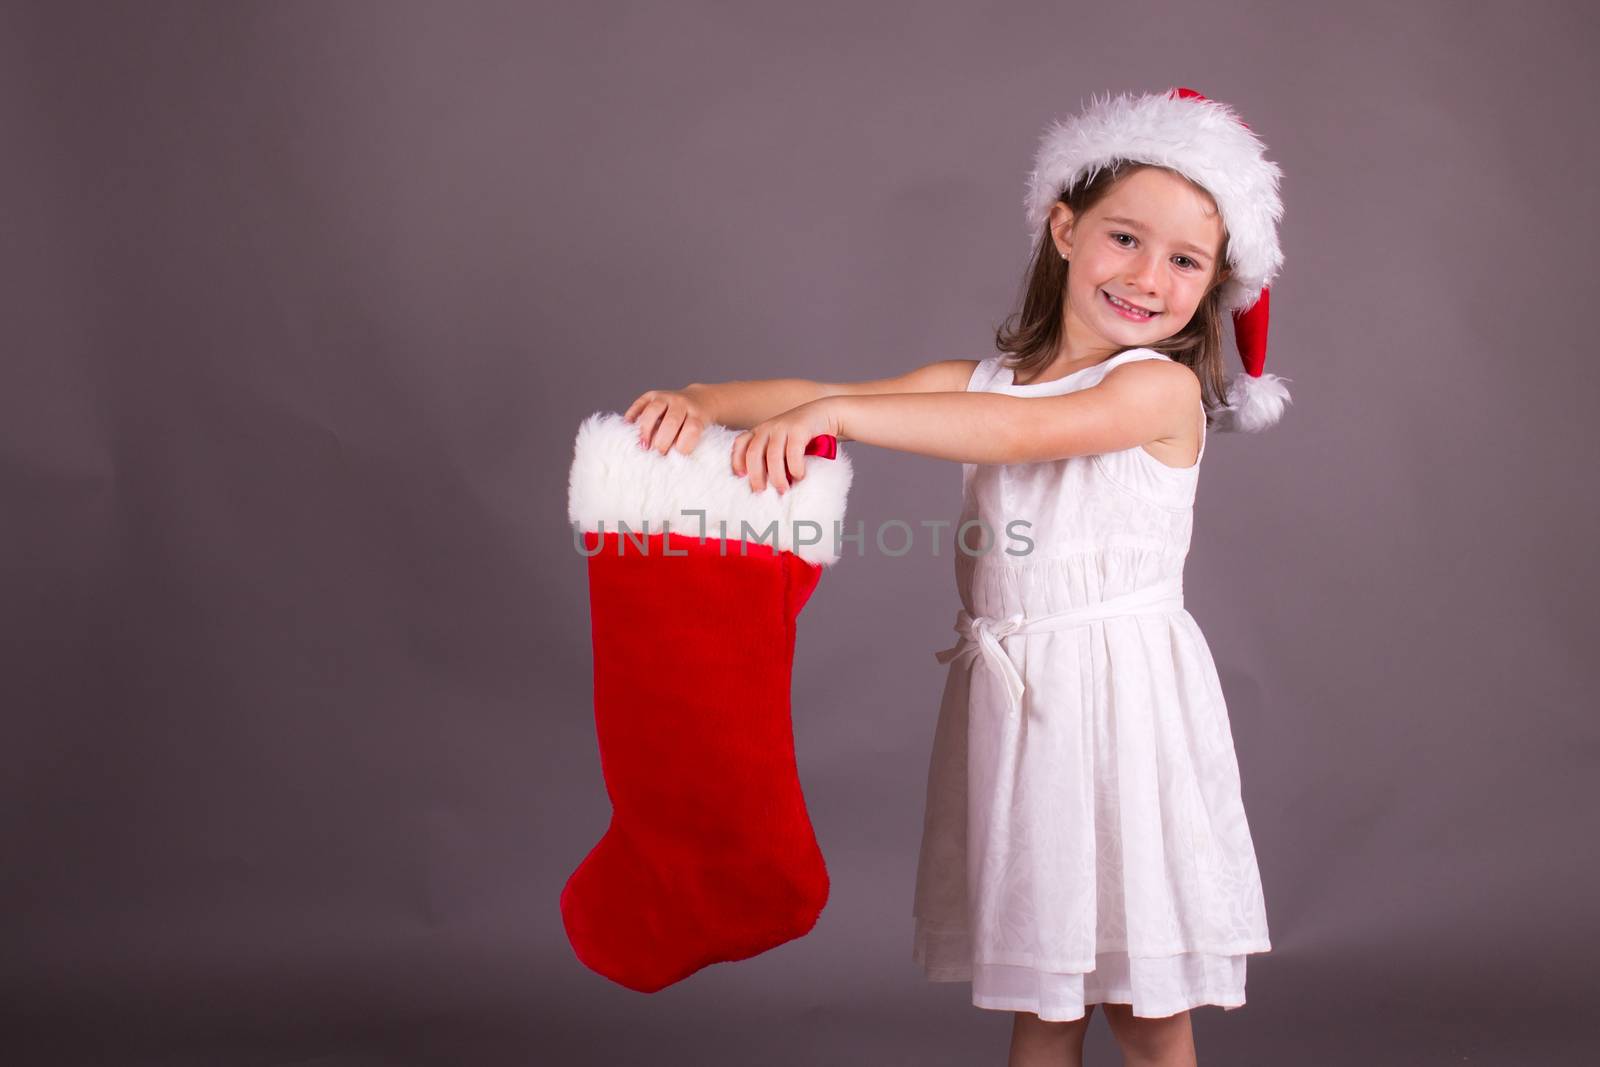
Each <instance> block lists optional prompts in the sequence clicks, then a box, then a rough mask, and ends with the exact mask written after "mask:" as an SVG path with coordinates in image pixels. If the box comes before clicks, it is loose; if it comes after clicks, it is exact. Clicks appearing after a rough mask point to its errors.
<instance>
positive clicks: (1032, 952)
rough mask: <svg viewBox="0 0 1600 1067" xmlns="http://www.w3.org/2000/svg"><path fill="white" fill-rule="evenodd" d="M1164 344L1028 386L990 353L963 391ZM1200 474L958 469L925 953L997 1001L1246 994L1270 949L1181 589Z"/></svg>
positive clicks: (919, 927) (1058, 1011)
mask: <svg viewBox="0 0 1600 1067" xmlns="http://www.w3.org/2000/svg"><path fill="white" fill-rule="evenodd" d="M1167 358H1169V357H1167V356H1165V355H1164V354H1162V353H1160V352H1154V351H1151V350H1150V349H1144V348H1140V349H1131V350H1129V351H1126V352H1122V353H1119V354H1118V355H1116V356H1114V357H1112V358H1111V359H1108V360H1106V361H1104V362H1102V363H1100V364H1098V365H1096V366H1093V367H1086V368H1084V369H1082V370H1080V371H1078V372H1076V373H1074V374H1070V375H1068V376H1066V377H1065V378H1059V379H1057V380H1055V381H1048V382H1039V383H1035V384H1032V385H1016V384H1014V381H1013V378H1014V375H1013V373H1012V371H1011V369H1010V368H1007V367H1003V366H1002V365H1001V359H1000V357H999V356H995V357H992V358H990V359H986V360H983V361H982V362H981V363H980V364H979V365H978V367H977V369H976V370H975V371H974V372H973V375H972V378H971V380H970V381H969V382H968V385H967V390H968V391H969V392H982V391H987V392H994V393H1004V394H1007V395H1011V396H1024V397H1039V396H1052V395H1057V394H1061V393H1067V392H1072V391H1074V390H1077V389H1086V388H1089V387H1090V386H1093V385H1095V384H1098V383H1099V382H1100V381H1101V380H1102V379H1103V378H1104V377H1105V375H1106V374H1107V373H1109V372H1110V371H1111V370H1112V369H1113V368H1114V367H1117V366H1120V365H1121V364H1123V363H1127V362H1131V361H1133V360H1139V359H1167ZM1195 417H1196V418H1198V419H1201V420H1202V421H1203V420H1204V412H1203V411H1200V410H1197V411H1196V412H1195ZM1203 433H1204V430H1203V429H1202V434H1203ZM1204 456H1205V443H1204V437H1202V442H1201V447H1200V458H1202V459H1203V458H1204ZM1199 471H1200V460H1199V459H1197V460H1196V461H1195V464H1194V465H1193V466H1192V467H1187V468H1176V467H1170V466H1167V465H1166V464H1164V463H1162V462H1161V461H1159V460H1157V459H1156V458H1155V457H1154V456H1152V455H1150V454H1149V453H1148V452H1146V451H1145V450H1144V449H1143V448H1142V447H1134V448H1130V449H1127V450H1125V451H1122V452H1111V453H1105V454H1102V455H1093V456H1074V457H1071V458H1068V459H1063V460H1057V461H1052V462H1045V463H1021V464H1009V465H1000V464H978V465H974V464H966V465H964V467H963V470H962V490H963V497H964V503H963V509H962V516H961V523H962V524H963V525H964V524H967V523H969V521H972V520H982V522H983V523H985V524H986V525H987V528H988V532H985V531H984V530H983V528H981V527H979V526H978V525H977V523H976V522H975V521H972V525H971V527H970V528H969V529H967V530H966V533H965V535H964V536H963V537H962V538H961V541H962V543H963V544H965V545H966V546H967V550H962V548H961V547H960V545H958V546H957V549H956V551H955V568H956V586H957V590H958V592H959V593H960V597H961V604H962V609H961V611H960V613H958V615H957V620H956V630H957V633H958V634H960V635H961V637H960V639H959V640H958V642H957V644H956V645H955V646H954V647H952V648H950V649H946V650H945V651H943V652H940V653H938V654H937V656H938V658H939V660H940V661H941V662H948V663H949V673H948V675H947V677H946V680H945V687H944V694H943V697H942V700H941V705H940V709H939V720H938V725H937V727H936V728H935V730H934V740H933V754H932V759H931V762H930V765H929V770H928V784H927V806H926V810H925V815H924V824H923V836H922V845H921V853H920V856H919V859H918V864H917V881H916V894H915V902H914V906H913V909H912V914H913V917H914V919H915V937H914V947H913V952H912V956H913V959H914V960H915V961H916V962H917V963H918V964H920V965H921V966H922V968H923V969H924V971H925V972H926V974H927V977H928V979H929V980H931V981H936V982H945V981H970V982H971V983H972V1002H973V1004H975V1005H976V1006H978V1007H981V1008H993V1009H1001V1010H1010V1011H1029V1012H1036V1013H1037V1014H1038V1015H1039V1017H1040V1018H1041V1019H1047V1020H1057V1021H1065V1020H1070V1019H1077V1018H1081V1017H1082V1016H1083V1014H1084V1011H1085V1006H1086V1005H1088V1004H1095V1003H1104V1002H1112V1003H1119V1004H1131V1005H1132V1007H1133V1012H1134V1014H1135V1015H1141V1016H1147V1017H1154V1016H1165V1015H1171V1014H1174V1013H1176V1012H1180V1011H1184V1010H1186V1009H1188V1008H1191V1007H1196V1006H1198V1005H1201V1004H1215V1005H1220V1006H1222V1007H1224V1008H1236V1007H1239V1006H1241V1005H1243V1004H1244V1001H1245V997H1244V987H1245V956H1246V955H1247V954H1249V953H1254V952H1266V951H1269V950H1270V948H1271V944H1270V942H1269V941H1268V937H1267V920H1266V911H1265V907H1264V903H1263V899H1262V893H1261V877H1260V874H1259V872H1258V870H1257V866H1256V856H1255V848H1254V845H1253V843H1252V841H1251V838H1250V829H1249V826H1248V824H1247V822H1246V820H1245V813H1244V806H1243V803H1242V800H1241V796H1240V786H1239V768H1238V761H1237V759H1236V758H1235V755H1234V748H1233V736H1232V731H1231V727H1230V724H1229V721H1228V712H1227V706H1226V704H1225V703H1224V701H1223V693H1222V685H1221V682H1220V680H1219V679H1218V677H1217V670H1216V665H1215V663H1214V662H1213V661H1212V658H1211V651H1210V649H1209V647H1208V646H1207V644H1206V640H1205V637H1204V635H1202V634H1201V632H1200V627H1199V625H1198V624H1197V623H1196V622H1195V620H1194V618H1193V617H1192V616H1190V615H1189V613H1188V612H1187V611H1185V610H1184V609H1183V606H1182V588H1183V567H1184V561H1185V559H1186V558H1187V556H1188V552H1189V538H1190V533H1191V531H1192V528H1193V520H1194V510H1193V506H1194V499H1195V488H1196V484H1197V481H1198V478H1199ZM1017 519H1025V520H1027V522H1028V523H1029V524H1031V525H1028V526H1022V525H1021V524H1016V523H1015V520H1017ZM1007 524H1013V525H1012V526H1011V527H1010V529H1009V530H1008V528H1007ZM959 529H960V527H958V531H959ZM1030 542H1031V544H1030ZM986 546H987V548H988V551H987V552H985V551H984V549H985V547H986Z"/></svg>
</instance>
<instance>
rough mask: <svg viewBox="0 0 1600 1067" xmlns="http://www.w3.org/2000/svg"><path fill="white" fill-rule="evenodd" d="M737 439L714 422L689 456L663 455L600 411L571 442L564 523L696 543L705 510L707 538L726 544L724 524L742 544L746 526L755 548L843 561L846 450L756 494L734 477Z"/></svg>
mask: <svg viewBox="0 0 1600 1067" xmlns="http://www.w3.org/2000/svg"><path fill="white" fill-rule="evenodd" d="M741 432H742V431H740V430H734V429H730V428H728V427H726V426H719V425H716V424H712V425H709V426H707V427H705V429H704V430H703V431H702V432H701V434H700V438H699V440H698V441H696V442H695V447H694V451H693V452H690V453H689V454H688V455H684V454H683V453H682V452H680V451H678V449H677V447H676V446H674V447H673V448H672V449H671V450H669V451H668V452H667V454H666V455H662V454H661V453H659V452H657V451H655V450H654V449H650V448H643V447H641V446H640V444H639V424H638V423H636V422H629V421H627V420H626V419H625V418H623V417H622V416H621V415H619V414H615V413H604V412H595V413H594V414H593V415H590V416H589V417H588V418H587V419H585V420H584V421H583V424H582V425H581V426H579V427H578V436H577V440H576V442H575V443H574V445H573V459H572V470H571V472H570V474H569V476H568V480H567V520H568V521H569V522H571V523H576V524H578V526H579V528H580V529H581V530H582V531H583V532H585V533H597V532H606V533H616V532H619V531H620V529H621V527H620V523H623V522H626V523H627V524H628V531H629V532H630V533H632V534H644V533H646V532H648V533H650V534H658V533H661V532H663V530H670V531H671V532H672V533H678V534H684V535H686V536H689V537H699V536H701V533H702V527H701V521H702V520H701V517H700V516H699V515H698V514H693V513H692V512H699V511H704V512H705V519H704V524H705V525H704V530H703V532H704V535H705V537H706V538H707V539H720V538H721V537H722V529H723V528H722V527H721V526H720V525H719V524H721V523H722V522H726V523H727V527H726V529H727V537H728V540H730V541H737V540H740V539H741V538H742V537H743V536H745V534H746V531H745V530H744V528H743V526H742V525H741V523H746V522H747V523H749V526H750V529H749V531H748V539H749V540H750V542H751V543H752V544H755V543H761V544H766V545H768V546H774V547H776V548H777V549H778V550H779V551H784V552H793V553H794V554H795V555H797V556H799V557H800V558H801V559H804V560H806V561H808V562H810V563H818V564H822V565H828V564H832V563H834V562H835V561H837V560H838V558H839V554H838V552H837V551H835V549H836V546H837V544H838V542H837V541H836V540H835V537H834V523H835V522H840V523H842V522H843V521H844V509H845V498H846V497H847V495H848V494H849V491H850V479H851V476H852V471H851V467H850V457H849V456H847V455H845V451H844V448H843V447H842V446H841V447H840V448H839V449H838V453H837V455H836V456H835V457H834V458H833V459H824V458H823V457H822V456H807V457H806V458H805V474H804V476H803V477H802V478H801V479H800V480H799V481H797V482H792V483H790V487H789V489H788V491H787V492H785V493H779V492H778V490H777V489H776V488H774V487H773V485H772V484H771V482H770V481H769V482H768V484H767V487H766V488H765V489H763V490H762V491H761V492H759V493H757V492H754V491H752V490H751V488H750V482H749V481H748V480H747V479H745V478H741V477H740V476H739V475H737V474H734V473H733V465H732V456H733V441H734V438H736V437H738V436H739V434H740V433H741ZM602 522H604V524H605V527H604V531H601V529H600V524H601V523H602ZM647 522H648V523H649V527H648V531H647V530H646V527H645V523H647ZM774 523H776V524H777V525H776V529H775V530H772V531H769V528H770V527H772V526H773V524H774ZM810 524H815V525H810ZM729 551H730V552H734V551H737V549H730V550H729Z"/></svg>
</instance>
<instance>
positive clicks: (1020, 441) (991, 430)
mask: <svg viewBox="0 0 1600 1067" xmlns="http://www.w3.org/2000/svg"><path fill="white" fill-rule="evenodd" d="M819 403H820V405H821V406H822V407H823V409H824V410H825V411H826V413H827V414H828V415H829V416H830V417H831V418H832V419H833V420H836V424H837V426H838V427H839V432H840V436H841V437H844V438H848V439H850V440H855V441H860V442H862V443H864V444H869V445H878V446H880V447H882V448H892V449H897V450H899V451H902V452H914V453H916V454H918V455H923V456H932V457H934V458H935V459H947V460H954V461H957V462H961V463H1036V462H1041V461H1046V460H1053V459H1064V458H1066V457H1068V456H1081V455H1092V454H1096V453H1101V452H1120V451H1122V450H1123V449H1126V448H1134V447H1136V446H1139V445H1144V444H1148V443H1149V442H1151V441H1157V440H1161V439H1163V438H1168V437H1176V436H1178V435H1180V434H1184V433H1187V432H1189V430H1190V429H1191V428H1192V427H1193V426H1194V419H1195V417H1196V409H1198V408H1200V407H1201V400H1200V379H1199V378H1197V377H1195V375H1194V373H1193V372H1192V371H1190V370H1189V369H1188V368H1187V367H1184V366H1182V365H1181V364H1177V363H1169V362H1165V361H1157V360H1140V361H1138V362H1135V363H1128V364H1124V365H1123V366H1121V367H1117V368H1115V369H1114V370H1112V371H1111V373H1109V374H1107V375H1106V377H1105V380H1104V381H1102V382H1101V383H1100V384H1099V385H1095V386H1092V387H1090V388H1088V389H1080V390H1077V391H1076V392H1071V393H1066V394H1064V395H1061V396H1043V397H1017V396H1007V395H1004V394H1001V393H965V392H963V393H940V394H922V395H913V394H893V393H891V394H880V395H868V396H862V395H846V396H835V397H827V398H824V399H823V400H821V401H820V402H819Z"/></svg>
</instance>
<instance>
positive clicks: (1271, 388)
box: [1215, 372, 1294, 433]
mask: <svg viewBox="0 0 1600 1067" xmlns="http://www.w3.org/2000/svg"><path fill="white" fill-rule="evenodd" d="M1292 381H1294V379H1293V378H1280V377H1279V376H1278V375H1276V374H1267V373H1264V372H1263V373H1262V375H1261V376H1260V377H1256V376H1255V375H1251V374H1245V373H1243V372H1241V373H1239V374H1235V375H1234V376H1233V377H1232V378H1229V379H1228V396H1227V406H1226V407H1222V408H1218V409H1217V419H1216V427H1215V428H1216V429H1218V430H1227V431H1232V432H1240V431H1243V432H1245V433H1260V432H1261V431H1262V430H1265V429H1269V428H1271V427H1272V426H1274V425H1276V423H1277V421H1278V420H1279V419H1280V418H1282V417H1283V406H1284V405H1285V404H1287V403H1290V402H1291V397H1290V396H1289V387H1288V386H1287V385H1286V384H1284V383H1285V382H1292Z"/></svg>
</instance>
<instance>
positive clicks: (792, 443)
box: [784, 434, 806, 483]
mask: <svg viewBox="0 0 1600 1067" xmlns="http://www.w3.org/2000/svg"><path fill="white" fill-rule="evenodd" d="M784 457H785V458H786V459H787V460H788V461H789V481H790V482H791V483H793V482H798V481H799V480H800V479H801V478H804V477H805V476H806V442H805V439H804V438H802V437H801V436H800V435H799V434H795V435H794V436H792V437H790V438H789V443H788V446H787V447H786V448H785V449H784Z"/></svg>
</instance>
